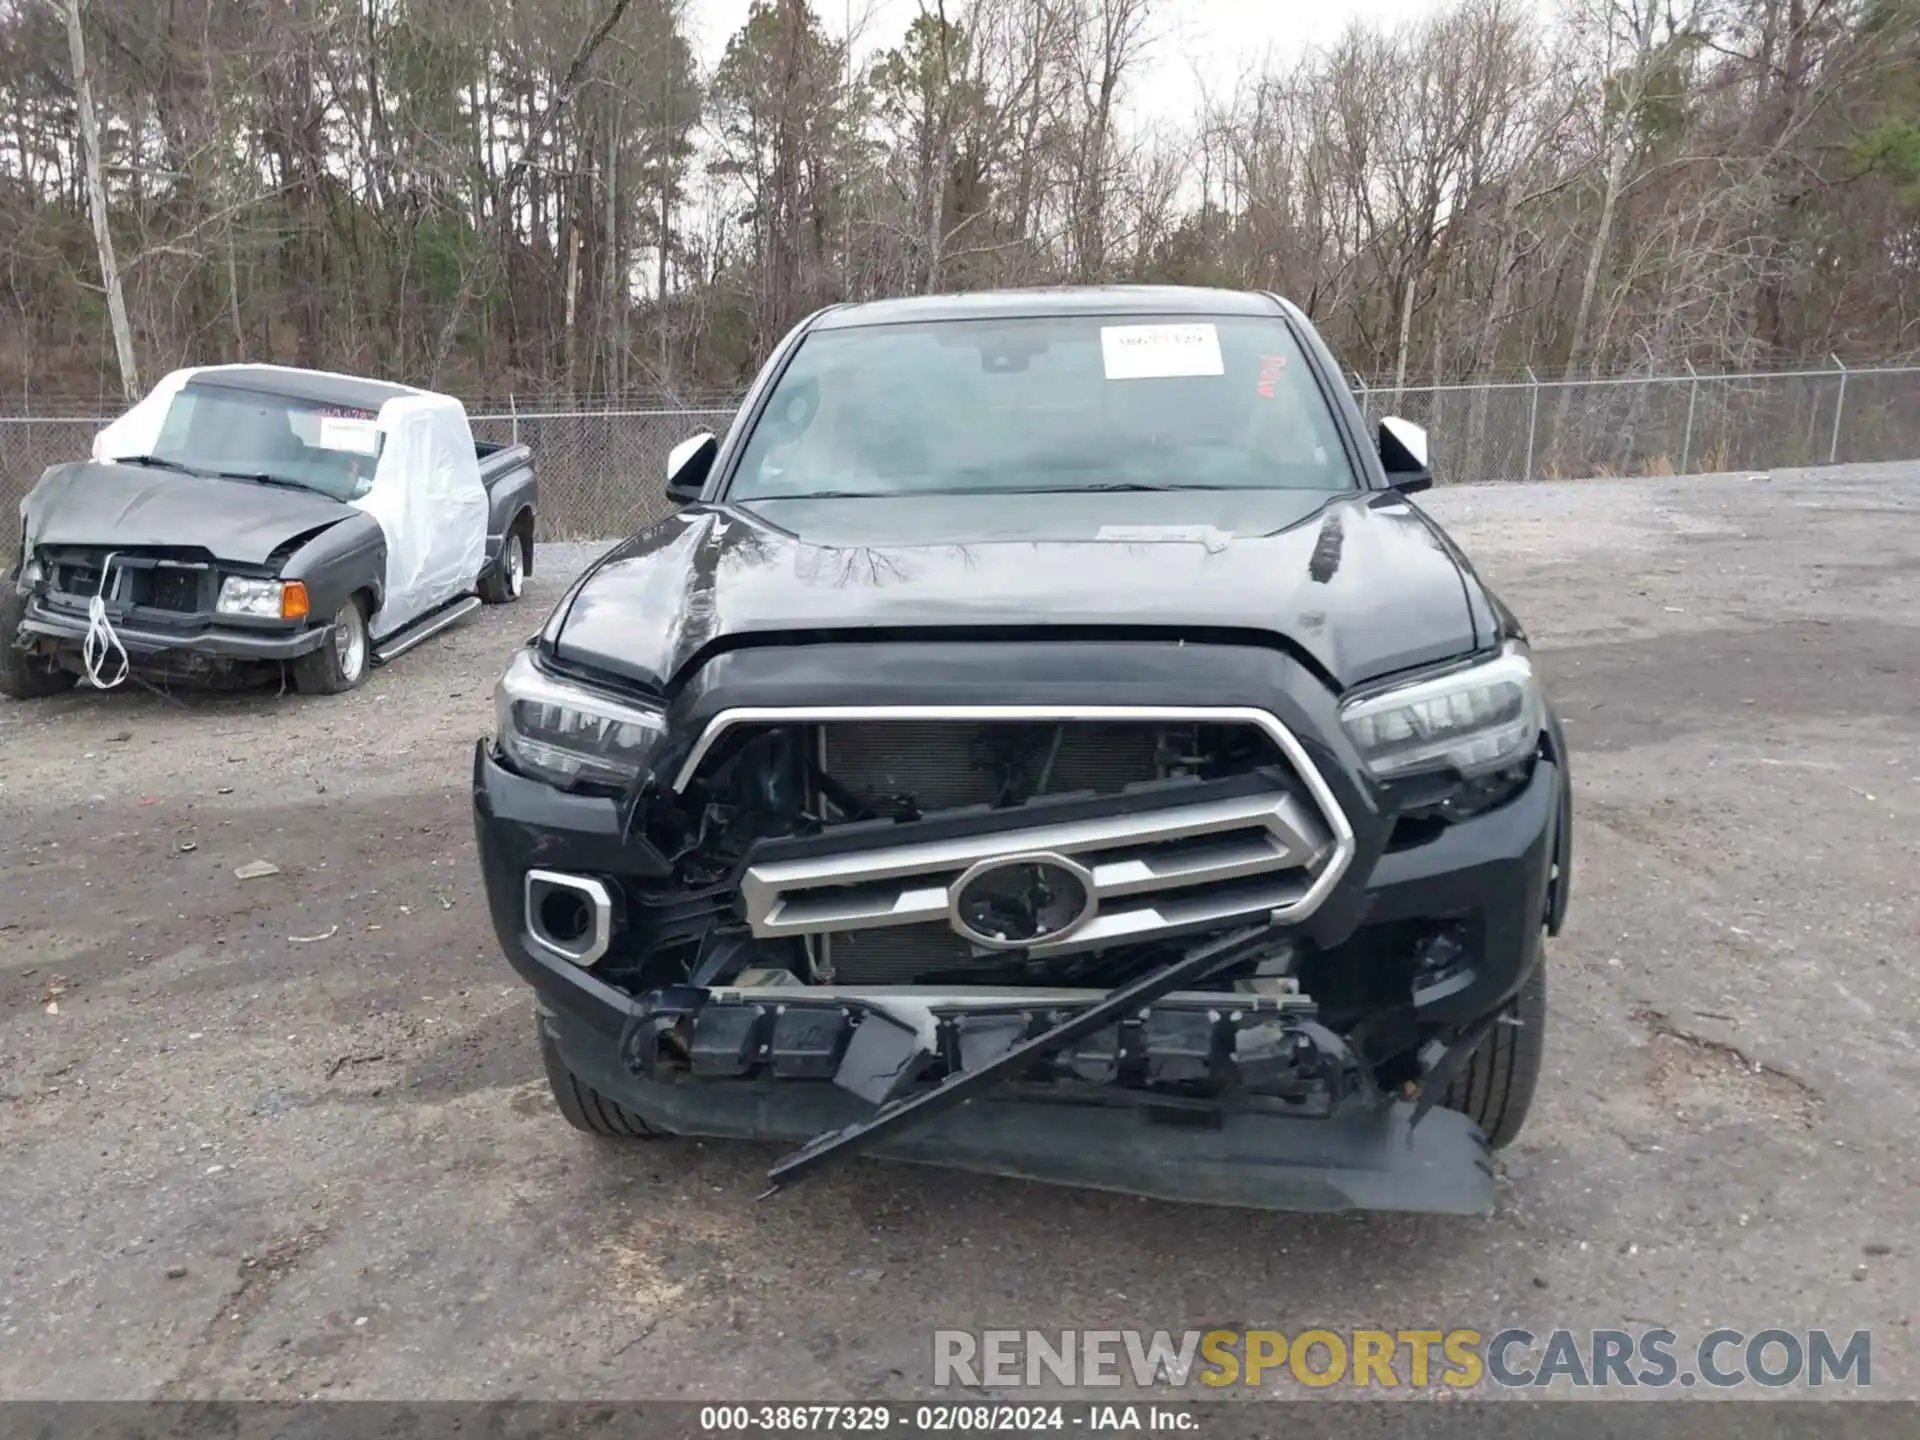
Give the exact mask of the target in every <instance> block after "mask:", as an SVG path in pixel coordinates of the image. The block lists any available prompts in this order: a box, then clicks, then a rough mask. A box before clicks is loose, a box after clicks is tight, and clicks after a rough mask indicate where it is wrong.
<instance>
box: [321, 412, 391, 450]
mask: <svg viewBox="0 0 1920 1440" xmlns="http://www.w3.org/2000/svg"><path fill="white" fill-rule="evenodd" d="M320 448H321V449H322V450H345V451H348V452H350V453H351V454H354V455H378V454H379V453H380V425H379V422H378V421H374V420H351V419H348V418H347V417H346V416H344V415H327V416H323V417H322V418H321V421H320Z"/></svg>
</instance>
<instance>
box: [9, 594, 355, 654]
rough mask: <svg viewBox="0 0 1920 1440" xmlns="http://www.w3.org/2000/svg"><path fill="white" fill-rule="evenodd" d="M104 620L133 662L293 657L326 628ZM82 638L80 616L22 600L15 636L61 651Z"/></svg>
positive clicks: (322, 640) (313, 646) (316, 643)
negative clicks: (178, 657)
mask: <svg viewBox="0 0 1920 1440" xmlns="http://www.w3.org/2000/svg"><path fill="white" fill-rule="evenodd" d="M109 618H110V619H111V620H112V622H113V633H114V635H115V636H116V637H118V639H119V641H120V643H121V645H122V646H124V647H125V648H126V651H127V655H128V657H129V658H130V659H134V660H136V661H138V660H141V659H144V658H157V657H164V656H167V655H172V654H179V655H184V656H192V657H197V658H199V659H202V660H225V661H236V662H246V661H264V662H268V663H271V662H274V661H285V660H297V659H299V658H300V657H301V656H302V655H307V654H311V653H312V652H313V651H315V650H318V649H319V648H320V647H321V646H322V645H324V644H326V643H327V640H328V638H329V634H330V630H331V627H330V626H327V625H317V626H309V627H307V628H304V629H298V630H294V629H288V628H286V626H285V624H284V623H282V624H281V625H276V626H275V627H274V628H272V629H267V628H260V629H251V628H246V627H243V626H240V625H235V624H227V623H222V622H221V621H219V620H216V619H213V618H211V617H208V616H192V617H184V618H185V623H183V624H179V625H174V624H169V623H167V622H165V621H160V620H156V619H153V618H149V617H148V616H147V615H144V614H138V613H136V614H132V615H127V616H126V617H125V618H122V616H119V615H114V614H112V613H111V612H109ZM86 636H87V617H86V616H85V615H83V614H73V613H71V612H68V611H65V610H57V609H54V608H52V607H50V606H48V605H47V604H45V603H44V602H43V601H41V600H40V599H39V598H38V597H35V598H32V599H30V600H29V601H28V602H27V612H26V615H25V617H24V618H23V619H22V620H21V622H20V634H19V636H18V640H19V642H21V643H33V642H34V641H36V640H38V641H51V642H53V644H54V646H55V648H56V649H65V648H69V647H78V646H79V645H80V644H81V642H83V641H84V640H85V639H86ZM8 638H9V639H12V638H13V637H8Z"/></svg>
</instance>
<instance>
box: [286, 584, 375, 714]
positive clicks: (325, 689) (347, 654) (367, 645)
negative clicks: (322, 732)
mask: <svg viewBox="0 0 1920 1440" xmlns="http://www.w3.org/2000/svg"><path fill="white" fill-rule="evenodd" d="M372 657H373V644H372V642H371V641H370V640H369V639H368V638H367V612H366V610H365V608H364V607H363V606H362V604H361V602H360V597H359V596H357V595H356V596H355V597H354V598H352V599H351V600H349V601H347V603H346V604H344V605H342V606H341V607H340V608H339V609H338V610H337V611H335V612H334V616H333V625H332V634H330V635H329V636H328V637H327V643H326V644H324V645H322V646H321V647H320V648H319V649H318V650H315V651H313V652H312V653H310V654H307V655H302V656H301V657H300V658H299V659H298V660H296V661H294V662H293V683H294V688H295V689H297V690H299V692H300V693H301V694H302V695H339V694H342V693H344V692H345V691H348V690H352V689H353V688H355V687H356V686H357V685H359V684H360V682H361V681H363V680H365V679H366V678H367V670H368V667H369V664H370V662H371V660H372Z"/></svg>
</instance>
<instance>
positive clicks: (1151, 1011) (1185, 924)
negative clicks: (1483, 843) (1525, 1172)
mask: <svg viewBox="0 0 1920 1440" xmlns="http://www.w3.org/2000/svg"><path fill="white" fill-rule="evenodd" d="M615 718H618V717H615ZM506 723H511V722H510V721H508V722H506ZM503 728H504V726H503ZM649 749H650V751H651V754H650V764H649V767H648V770H647V778H646V779H644V780H643V781H640V782H638V783H634V784H631V785H628V786H625V787H620V788H619V789H618V790H617V791H616V790H615V788H614V787H611V786H608V787H605V791H604V793H602V794H598V795H595V794H593V793H584V792H582V791H581V790H580V789H579V788H578V787H576V788H575V789H574V790H573V791H572V792H570V793H569V792H561V791H557V790H555V789H553V788H552V787H550V786H549V785H546V784H542V783H541V782H540V780H539V778H538V777H537V776H536V777H530V776H526V775H522V774H519V773H516V765H515V761H514V757H513V755H512V745H511V743H509V745H508V746H507V747H505V748H504V751H494V750H492V749H491V748H490V747H487V746H485V745H483V746H482V748H481V750H480V752H479V753H478V754H477V755H476V762H475V764H476V769H475V793H476V804H477V815H478V828H479V835H480V842H481V849H482V857H483V861H484V862H485V864H486V867H487V872H488V879H489V895H490V898H491V901H492V903H493V908H494V918H495V922H496V926H497V927H498V928H499V929H500V931H501V936H502V940H503V943H506V944H507V948H508V951H509V954H510V955H511V956H513V958H514V961H515V964H516V966H517V967H518V968H519V969H520V970H521V972H522V973H523V974H524V975H526V976H527V978H529V979H530V980H532V981H533V982H534V984H535V986H536V989H537V990H538V991H539V992H540V996H541V1002H542V1014H543V1025H544V1026H545V1027H546V1033H547V1036H548V1039H549V1040H550V1042H551V1043H553V1044H554V1045H556V1046H557V1047H558V1050H559V1052H560V1053H561V1055H562V1056H563V1058H564V1061H565V1063H566V1065H567V1067H568V1069H569V1070H570V1071H571V1072H572V1073H574V1074H575V1075H577V1076H578V1077H579V1078H580V1079H581V1080H582V1081H583V1082H584V1083H586V1084H588V1085H590V1086H591V1087H593V1088H594V1089H595V1090H597V1091H599V1092H600V1093H602V1094H605V1095H607V1096H610V1097H612V1098H613V1099H614V1100H616V1101H617V1103H618V1104H619V1105H621V1106H623V1107H625V1108H626V1109H627V1110H629V1111H631V1112H632V1113H633V1114H634V1115H636V1116H638V1117H640V1118H641V1119H642V1120H643V1121H644V1122H645V1123H647V1124H648V1125H651V1126H653V1127H655V1128H657V1129H661V1130H665V1131H668V1132H672V1133H683V1134H696V1135H709V1136H726V1137H739V1138H759V1139H776V1140H790V1141H794V1142H801V1148H800V1149H799V1150H798V1151H797V1152H796V1153H795V1154H793V1155H792V1156H790V1157H789V1158H787V1159H786V1160H783V1161H782V1162H781V1163H780V1164H779V1165H777V1166H776V1167H775V1168H774V1170H773V1171H772V1172H771V1174H770V1176H769V1179H770V1182H771V1184H772V1185H773V1186H774V1187H776V1188H777V1187H779V1186H782V1185H785V1184H789V1183H791V1182H793V1181H795V1180H797V1179H799V1178H801V1177H802V1176H804V1175H806V1174H808V1173H810V1172H812V1171H815V1170H817V1169H819V1168H821V1167H823V1166H825V1165H828V1164H830V1163H834V1162H836V1161H838V1160H840V1159H844V1158H847V1157H849V1156H851V1155H854V1154H858V1153H870V1154H873V1155H876V1156H882V1157H890V1158H895V1159H903V1160H909V1161H916V1162H924V1163H932V1164H940V1165H949V1166H955V1167H959V1168H966V1169H973V1170H979V1171H985V1172H990V1173H999V1174H1007V1175H1016V1176H1022V1177H1026V1178H1031V1179H1036V1180H1043V1181H1053V1182H1058V1183H1067V1184H1073V1185H1080V1186H1086V1187H1090V1188H1101V1189H1112V1190H1120V1191H1126V1192H1130V1193H1137V1194H1145V1195H1152V1196H1157V1197H1162V1198H1167V1199H1177V1200H1200V1201H1210V1202H1219V1203H1228V1204H1235V1205H1244V1206H1253V1207H1262V1208H1283V1209H1349V1208H1365V1209H1405V1210H1420V1211H1438V1212H1445V1213H1458V1214H1478V1213H1485V1212H1486V1211H1488V1210H1489V1209H1490V1208H1491V1204H1492V1196H1493V1189H1492V1186H1493V1181H1492V1165H1491V1160H1490V1156H1489V1153H1488V1150H1487V1146H1486V1142H1485V1138H1484V1137H1483V1136H1482V1135H1481V1134H1480V1132H1479V1131H1478V1130H1477V1129H1476V1128H1475V1127H1474V1126H1473V1125H1472V1124H1471V1123H1470V1122H1469V1121H1468V1119H1467V1118H1466V1116H1464V1115H1462V1114H1459V1113H1457V1112H1455V1111H1454V1110H1450V1109H1444V1108H1436V1102H1437V1101H1438V1100H1439V1099H1440V1097H1441V1095H1442V1093H1443V1092H1444V1091H1445V1089H1446V1087H1447V1084H1448V1081H1449V1079H1450V1077H1451V1075H1452V1073H1453V1071H1454V1070H1455V1069H1456V1068H1457V1067H1458V1065H1459V1064H1460V1063H1461V1061H1462V1060H1463V1059H1464V1058H1465V1057H1466V1056H1468V1055H1470V1054H1471V1053H1472V1051H1473V1050H1474V1049H1475V1048H1477V1047H1478V1046H1479V1045H1480V1044H1481V1043H1482V1041H1483V1040H1485V1038H1486V1037H1487V1035H1488V1033H1489V1028H1490V1027H1491V1026H1492V1025H1493V1024H1494V1023H1496V1022H1497V1018H1498V1014H1499V1010H1500V1002H1501V1001H1504V999H1505V996H1506V995H1507V994H1508V993H1510V992H1511V989H1512V987H1513V985H1514V984H1515V983H1517V979H1518V976H1517V973H1514V974H1501V973H1498V972H1500V971H1501V970H1502V969H1503V968H1504V967H1507V966H1508V961H1507V960H1506V959H1504V958H1502V959H1499V960H1496V961H1493V962H1491V963H1490V962H1489V959H1488V955H1489V953H1490V948H1497V946H1498V945H1501V944H1505V943H1506V941H1505V938H1503V934H1502V935H1495V934H1493V933H1492V932H1493V931H1502V932H1503V933H1504V927H1506V921H1505V919H1504V918H1492V917H1490V916H1489V915H1488V914H1486V913H1483V911H1482V909H1480V908H1476V906H1475V905H1474V903H1473V902H1474V899H1475V896H1474V893H1473V891H1474V886H1473V885H1472V884H1469V885H1468V886H1467V887H1466V888H1465V889H1464V890H1461V889H1458V888H1456V889H1455V890H1453V891H1452V892H1451V893H1450V894H1448V895H1447V897H1446V898H1447V901H1448V903H1446V904H1436V903H1434V901H1433V900H1432V899H1431V898H1430V897H1428V896H1425V895H1422V894H1421V893H1420V892H1421V891H1422V889H1423V888H1427V887H1430V885H1431V883H1432V880H1433V877H1432V876H1431V875H1424V874H1422V873H1421V864H1422V861H1423V860H1424V861H1431V860H1432V859H1434V858H1435V856H1434V855H1433V854H1432V853H1431V852H1428V853H1427V854H1425V855H1423V854H1421V851H1422V849H1423V847H1425V846H1427V845H1428V844H1429V843H1430V842H1432V841H1434V840H1436V839H1439V840H1441V842H1442V843H1443V844H1444V843H1445V839H1446V838H1451V839H1453V840H1454V841H1456V842H1457V840H1458V836H1457V835H1453V836H1451V837H1439V836H1437V835H1436V834H1434V833H1430V831H1428V830H1423V829H1420V828H1419V827H1418V826H1415V827H1412V828H1406V829H1404V830H1403V831H1402V832H1401V834H1400V836H1399V839H1398V841H1397V842H1396V840H1395V835H1394V830H1395V826H1394V823H1393V822H1392V821H1391V820H1390V819H1389V820H1386V821H1385V822H1384V823H1383V821H1382V817H1379V816H1377V815H1373V814H1371V813H1361V807H1357V806H1356V805H1355V797H1354V796H1353V795H1351V794H1350V795H1349V796H1348V799H1347V803H1346V804H1343V803H1342V801H1341V800H1340V798H1338V797H1337V796H1336V794H1335V792H1334V790H1333V789H1332V788H1330V787H1329V785H1328V783H1327V780H1326V778H1325V777H1324V775H1323V773H1322V770H1321V768H1320V767H1319V765H1317V764H1316V763H1315V762H1314V760H1313V759H1312V758H1310V757H1309V755H1308V754H1307V752H1306V751H1305V749H1304V748H1303V747H1302V745H1301V743H1300V741H1299V740H1298V739H1297V738H1296V736H1295V734H1294V732H1293V731H1292V730H1291V729H1289V728H1288V727H1287V726H1286V725H1285V724H1283V723H1282V722H1281V721H1280V720H1279V719H1278V718H1277V717H1276V716H1275V715H1274V714H1272V713H1269V712H1268V711H1266V710H1262V709H1254V708H1240V707H1204V706H1203V707H1182V706H1117V707H1103V706H1066V707H1053V706H960V707H956V706H899V705H889V706H875V705H864V706H820V705H813V706H800V707H781V708H775V709H765V710H762V709H755V708H750V707H739V708H734V709H727V710H721V711H718V712H716V713H714V714H712V715H710V716H708V717H707V718H705V719H704V721H703V722H702V723H701V724H700V725H699V727H698V729H697V730H695V731H694V732H693V733H692V734H691V735H690V737H689V738H688V740H687V741H686V742H684V743H682V744H680V745H677V746H676V745H672V744H669V743H665V742H664V741H659V740H655V741H652V742H650V743H649ZM1336 778H1338V777H1336ZM1539 778H1540V777H1539V776H1537V775H1535V774H1534V773H1533V768H1532V766H1531V765H1530V766H1529V767H1528V770H1527V773H1526V774H1523V775H1516V776H1515V777H1514V778H1513V780H1512V783H1511V790H1510V794H1509V795H1508V796H1503V797H1497V798H1500V799H1503V800H1504V799H1510V798H1512V796H1514V795H1518V794H1519V793H1520V792H1521V791H1530V790H1532V789H1533V788H1534V786H1535V785H1536V783H1537V782H1538V780H1539ZM588 790H589V792H590V790H591V787H588ZM1542 803H1545V798H1544V797H1542ZM1350 809H1351V810H1353V811H1354V812H1355V813H1356V814H1359V815H1360V818H1361V821H1362V828H1361V831H1360V832H1358V833H1357V832H1356V829H1355V826H1354V824H1353V823H1352V821H1351V819H1350V815H1349V811H1350ZM1508 809H1509V810H1510V809H1511V807H1510V806H1509V807H1508ZM1508 819H1509V820H1510V821H1511V820H1512V819H1513V817H1512V816H1511V815H1509V816H1508ZM1525 828H1526V825H1525V821H1524V819H1523V820H1522V821H1521V823H1520V825H1519V826H1518V828H1515V829H1514V830H1513V833H1512V834H1511V835H1508V836H1506V837H1505V838H1504V839H1502V838H1500V837H1495V843H1496V849H1499V848H1500V847H1503V846H1504V847H1505V848H1507V849H1513V848H1515V847H1517V848H1518V849H1519V851H1520V852H1521V853H1519V854H1516V855H1513V856H1510V857H1504V856H1502V855H1500V854H1497V853H1496V854H1493V855H1488V856H1484V857H1480V858H1481V859H1482V860H1484V862H1485V864H1486V865H1490V866H1492V867H1493V869H1490V870H1486V871H1485V873H1482V874H1480V875H1479V878H1478V883H1479V884H1480V885H1481V886H1482V887H1483V888H1484V889H1486V890H1487V891H1488V892H1489V893H1491V892H1493V891H1498V892H1501V894H1502V896H1503V897H1505V898H1507V899H1510V900H1511V901H1512V902H1513V903H1516V904H1518V905H1521V906H1524V905H1527V904H1529V903H1530V904H1531V905H1532V907H1533V914H1534V916H1535V917H1537V916H1538V915H1539V914H1540V913H1541V906H1542V902H1543V895H1542V891H1541V888H1540V885H1538V884H1534V883H1532V882H1531V881H1528V882H1527V883H1526V884H1525V885H1524V886H1523V887H1522V888H1523V890H1529V891H1530V892H1531V899H1530V900H1529V898H1528V897H1527V895H1525V894H1514V893H1509V892H1511V890H1512V883H1513V881H1514V880H1515V879H1516V878H1524V877H1522V876H1521V870H1520V869H1513V870H1511V871H1510V872H1509V871H1507V870H1503V869H1501V867H1502V866H1503V865H1505V864H1506V862H1507V860H1509V859H1510V860H1511V861H1512V862H1513V863H1514V864H1515V865H1518V866H1520V867H1522V868H1526V867H1533V868H1537V870H1538V872H1539V874H1540V875H1542V876H1544V874H1545V873H1546V868H1547V864H1546V859H1545V853H1544V851H1543V850H1542V849H1541V846H1542V844H1543V843H1544V842H1543V841H1542V840H1541V838H1540V836H1539V835H1537V834H1526V833H1524V832H1525ZM1548 828H1549V829H1550V828H1551V822H1550V821H1549V826H1548ZM1396 850H1397V851H1398V853H1399V857H1400V858H1398V859H1397V860H1396V859H1395V856H1394V854H1393V853H1390V852H1394V851H1396ZM1458 859H1459V857H1457V856H1455V857H1448V858H1447V859H1446V864H1448V865H1453V864H1456V863H1457V862H1458ZM1396 866H1398V867H1400V868H1401V869H1402V870H1404V871H1405V872H1406V873H1405V876H1404V878H1405V882H1406V885H1405V886H1403V887H1401V889H1400V895H1399V900H1398V901H1396V900H1395V898H1394V897H1393V896H1392V895H1385V896H1380V897H1376V896H1374V895H1372V894H1371V893H1370V887H1369V885H1368V883H1367V881H1366V876H1367V873H1368V872H1373V874H1374V875H1375V877H1376V878H1377V877H1378V876H1379V875H1380V874H1381V872H1382V871H1384V872H1385V874H1386V876H1387V877H1388V878H1389V879H1391V878H1393V875H1394V871H1395V868H1396ZM1427 868H1428V869H1431V866H1430V865H1429V866H1428V867H1427ZM1469 868H1471V867H1469ZM1496 872H1497V873H1496ZM1407 887H1411V888H1410V889H1409V888H1407ZM1402 912H1411V913H1402ZM1490 927H1491V928H1490ZM1522 928H1525V927H1522ZM1532 929H1533V930H1534V932H1535V933H1537V929H1538V924H1537V919H1536V920H1535V923H1534V925H1533V927H1532ZM1490 939H1491V940H1492V941H1493V942H1494V944H1493V947H1490V945H1489V941H1490ZM1476 997H1477V998H1476Z"/></svg>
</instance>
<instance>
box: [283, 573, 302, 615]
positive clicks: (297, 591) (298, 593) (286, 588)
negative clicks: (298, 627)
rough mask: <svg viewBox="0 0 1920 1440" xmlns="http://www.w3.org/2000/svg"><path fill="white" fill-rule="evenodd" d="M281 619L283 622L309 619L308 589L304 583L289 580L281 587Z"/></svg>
mask: <svg viewBox="0 0 1920 1440" xmlns="http://www.w3.org/2000/svg"><path fill="white" fill-rule="evenodd" d="M280 618H281V619H282V620H304V619H306V618H307V587H306V585H305V583H304V582H302V581H299V580H289V581H287V583H286V584H284V585H282V586H281V587H280Z"/></svg>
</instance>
